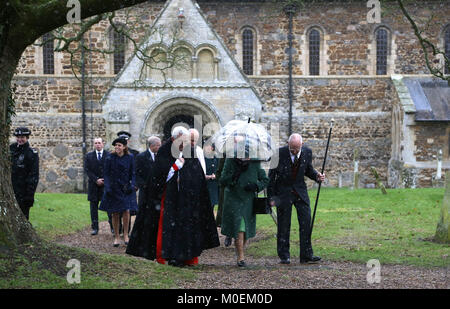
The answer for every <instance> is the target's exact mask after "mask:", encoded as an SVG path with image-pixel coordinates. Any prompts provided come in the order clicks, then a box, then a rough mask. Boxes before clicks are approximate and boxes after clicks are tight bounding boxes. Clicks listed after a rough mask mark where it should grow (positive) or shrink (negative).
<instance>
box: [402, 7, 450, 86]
mask: <svg viewBox="0 0 450 309" xmlns="http://www.w3.org/2000/svg"><path fill="white" fill-rule="evenodd" d="M396 1H397V4H398V7H399V8H400V10H401V12H402V14H403V15H404V16H405V17H406V19H407V20H408V22H409V23H410V24H411V27H412V29H413V31H414V35H415V36H416V37H417V39H418V40H419V44H420V47H421V48H422V51H423V55H424V59H425V64H426V66H427V68H428V69H429V70H430V73H431V74H432V75H433V76H435V77H437V78H440V79H442V80H445V81H447V83H448V85H449V86H450V75H449V74H446V72H450V59H449V57H448V55H447V54H446V53H445V50H443V49H441V48H439V47H438V46H437V44H436V43H433V42H432V40H431V39H430V35H429V34H428V33H427V30H428V29H429V25H430V24H431V23H432V22H433V16H431V17H430V18H429V19H428V20H427V21H426V22H425V25H424V26H423V27H420V26H419V25H418V23H417V22H416V21H415V20H414V17H413V16H412V15H411V14H410V13H409V12H408V10H407V9H406V7H405V3H404V2H405V1H404V0H396ZM444 48H445V47H444ZM439 58H442V59H443V61H442V62H443V63H441V61H440V60H439Z"/></svg>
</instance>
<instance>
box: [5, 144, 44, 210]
mask: <svg viewBox="0 0 450 309" xmlns="http://www.w3.org/2000/svg"><path fill="white" fill-rule="evenodd" d="M9 150H10V154H11V181H12V186H13V189H14V195H15V196H16V200H17V203H19V205H20V206H21V207H32V206H33V203H34V193H35V192H36V187H37V185H38V182H39V155H38V153H37V151H36V150H35V149H33V148H31V147H30V144H28V142H27V143H25V144H23V145H21V146H19V145H18V144H17V143H13V144H11V145H10V146H9Z"/></svg>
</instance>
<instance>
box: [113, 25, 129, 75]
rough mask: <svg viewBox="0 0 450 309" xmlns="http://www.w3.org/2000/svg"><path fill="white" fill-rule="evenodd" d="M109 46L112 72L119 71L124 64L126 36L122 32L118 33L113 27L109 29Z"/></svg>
mask: <svg viewBox="0 0 450 309" xmlns="http://www.w3.org/2000/svg"><path fill="white" fill-rule="evenodd" d="M110 41H111V48H112V49H113V50H114V53H113V69H114V74H117V73H119V72H120V70H121V69H122V67H123V66H124V65H125V50H126V38H125V35H124V34H122V33H118V32H117V31H115V30H114V29H111V31H110Z"/></svg>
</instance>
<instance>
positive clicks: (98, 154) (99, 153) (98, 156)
mask: <svg viewBox="0 0 450 309" xmlns="http://www.w3.org/2000/svg"><path fill="white" fill-rule="evenodd" d="M97 159H98V160H99V161H100V160H101V159H102V153H101V152H97Z"/></svg>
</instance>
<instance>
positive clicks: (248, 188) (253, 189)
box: [244, 183, 258, 192]
mask: <svg viewBox="0 0 450 309" xmlns="http://www.w3.org/2000/svg"><path fill="white" fill-rule="evenodd" d="M244 190H245V191H250V192H256V191H258V186H257V185H256V184H255V183H249V184H248V185H246V186H245V187H244Z"/></svg>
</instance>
